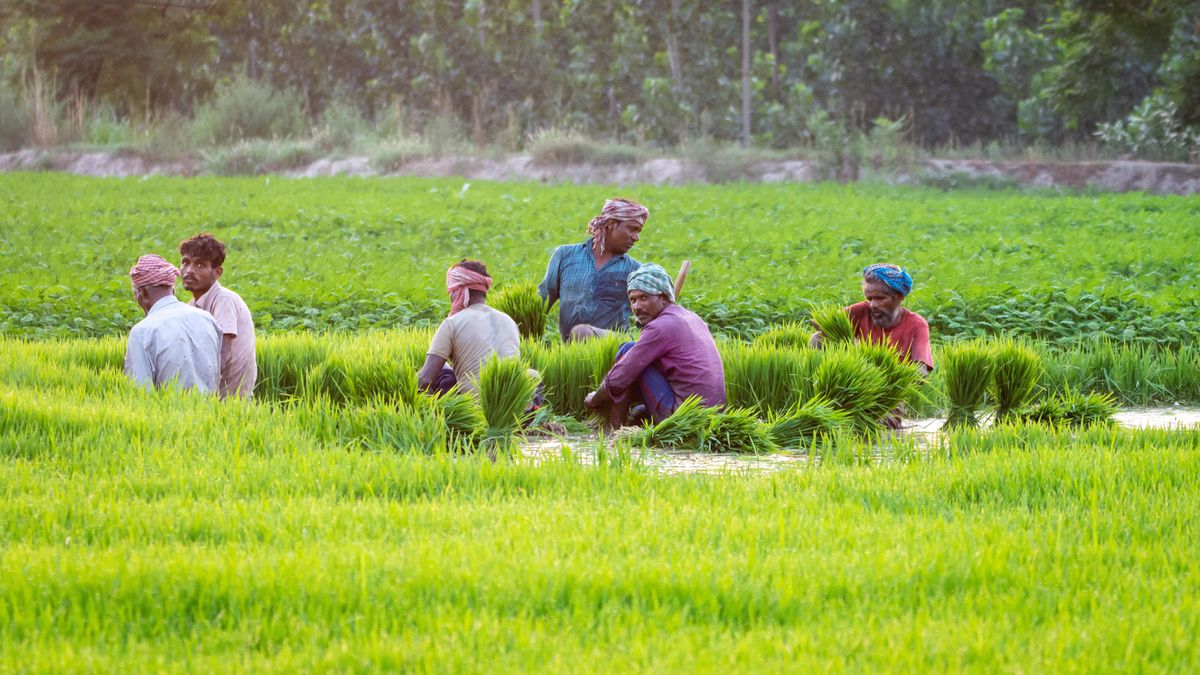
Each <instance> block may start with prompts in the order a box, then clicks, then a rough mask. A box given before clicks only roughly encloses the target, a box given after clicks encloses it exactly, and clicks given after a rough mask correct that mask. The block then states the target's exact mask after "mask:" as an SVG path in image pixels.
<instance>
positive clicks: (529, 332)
mask: <svg viewBox="0 0 1200 675" xmlns="http://www.w3.org/2000/svg"><path fill="white" fill-rule="evenodd" d="M488 304H490V305H491V306H492V307H494V308H495V309H497V310H499V311H501V312H504V313H505V314H507V315H508V316H510V317H512V320H513V321H515V322H516V323H517V328H518V329H520V331H521V337H522V338H526V339H534V340H536V339H540V338H541V337H542V335H543V334H544V333H545V332H546V315H547V314H548V313H549V308H547V307H546V301H545V300H543V299H542V296H541V294H540V293H538V287H537V284H533V283H529V282H525V283H520V284H512V285H509V286H506V287H505V288H504V290H501V291H499V292H497V293H496V294H495V297H493V298H489V299H488Z"/></svg>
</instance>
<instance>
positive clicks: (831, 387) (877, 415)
mask: <svg viewBox="0 0 1200 675" xmlns="http://www.w3.org/2000/svg"><path fill="white" fill-rule="evenodd" d="M884 377H885V376H884V373H883V371H881V370H880V369H879V368H876V367H875V366H874V365H872V364H871V363H870V362H869V361H868V360H866V359H864V358H862V356H860V355H859V353H858V351H857V350H856V349H854V347H853V346H852V345H851V346H846V347H842V348H840V349H839V348H834V347H827V348H825V349H824V350H822V354H821V361H820V363H819V364H818V365H817V367H816V368H815V369H814V370H813V374H812V381H811V383H809V384H808V387H809V389H810V391H808V392H806V394H807V396H806V397H805V400H808V399H811V398H816V397H821V398H822V399H825V400H827V401H829V403H830V404H831V405H832V406H833V407H834V408H835V409H837V410H840V411H842V412H844V413H846V414H847V415H849V417H850V419H851V421H852V423H853V426H854V427H855V429H857V430H859V431H863V432H866V431H871V430H873V429H876V428H878V426H879V423H880V421H881V420H882V419H883V417H884V415H886V414H887V413H888V412H889V411H890V410H891V408H890V407H888V401H887V400H885V396H887V395H888V392H889V383H888V382H887V381H886V380H885V379H884Z"/></svg>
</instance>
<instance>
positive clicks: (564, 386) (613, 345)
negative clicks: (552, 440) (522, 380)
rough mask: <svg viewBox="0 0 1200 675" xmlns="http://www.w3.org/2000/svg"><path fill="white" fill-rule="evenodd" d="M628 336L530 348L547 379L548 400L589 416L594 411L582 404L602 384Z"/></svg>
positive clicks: (558, 407)
mask: <svg viewBox="0 0 1200 675" xmlns="http://www.w3.org/2000/svg"><path fill="white" fill-rule="evenodd" d="M628 339H629V336H627V335H621V334H613V335H609V336H605V337H603V338H599V339H595V340H588V341H586V342H570V343H567V344H562V345H557V346H554V347H550V348H546V349H533V350H529V352H528V353H529V354H530V356H531V358H530V361H531V363H534V364H536V365H535V366H534V367H535V368H537V370H538V372H539V374H540V375H541V377H542V382H543V383H544V392H543V393H544V395H545V397H546V402H547V403H548V404H549V405H550V407H551V408H552V409H553V410H554V412H556V413H558V414H560V415H569V416H571V417H574V418H576V419H581V420H586V419H588V418H589V417H591V411H589V410H588V409H587V407H586V406H585V405H584V404H583V399H584V397H586V396H587V395H588V393H589V392H592V391H594V390H595V389H596V388H597V387H599V386H600V382H601V380H602V379H603V377H604V375H605V374H606V373H607V372H608V370H609V368H611V367H612V364H613V360H614V358H615V356H616V353H617V348H618V347H619V346H620V345H621V343H622V342H624V341H626V340H628Z"/></svg>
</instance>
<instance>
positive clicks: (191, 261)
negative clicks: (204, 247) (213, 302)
mask: <svg viewBox="0 0 1200 675" xmlns="http://www.w3.org/2000/svg"><path fill="white" fill-rule="evenodd" d="M179 271H180V272H182V273H183V287H184V288H186V289H187V290H189V291H191V292H192V293H195V294H196V295H204V294H205V293H207V292H208V289H210V288H212V285H213V283H215V282H216V281H217V279H220V278H221V268H220V267H213V265H212V261H211V260H208V259H207V258H194V257H192V256H188V255H185V256H183V260H182V261H181V264H180V265H179Z"/></svg>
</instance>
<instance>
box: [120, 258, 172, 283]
mask: <svg viewBox="0 0 1200 675" xmlns="http://www.w3.org/2000/svg"><path fill="white" fill-rule="evenodd" d="M178 276H179V270H178V269H177V268H176V267H175V266H174V265H172V264H171V263H169V262H167V261H166V259H165V258H163V257H162V256H158V255H154V254H153V253H152V254H150V255H144V256H142V257H140V258H138V261H137V264H136V265H134V266H133V267H132V268H130V270H129V278H130V280H132V281H133V285H134V286H135V287H137V286H174V285H175V279H176V278H177V277H178Z"/></svg>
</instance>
